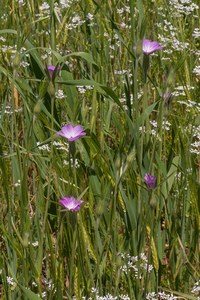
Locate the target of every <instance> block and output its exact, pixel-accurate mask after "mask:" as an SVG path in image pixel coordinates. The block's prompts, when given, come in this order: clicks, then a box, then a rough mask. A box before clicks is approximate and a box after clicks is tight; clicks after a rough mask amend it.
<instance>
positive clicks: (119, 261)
mask: <svg viewBox="0 0 200 300" xmlns="http://www.w3.org/2000/svg"><path fill="white" fill-rule="evenodd" d="M121 266H122V258H121V256H120V255H118V257H117V268H118V269H119V268H120V267H121Z"/></svg>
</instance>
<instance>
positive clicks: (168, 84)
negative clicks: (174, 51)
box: [166, 70, 175, 87]
mask: <svg viewBox="0 0 200 300" xmlns="http://www.w3.org/2000/svg"><path fill="white" fill-rule="evenodd" d="M174 76H175V73H174V70H172V71H171V72H170V73H169V76H168V78H167V83H166V84H167V87H170V86H171V85H172V83H173V81H174Z"/></svg>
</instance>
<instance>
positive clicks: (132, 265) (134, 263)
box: [119, 253, 153, 279]
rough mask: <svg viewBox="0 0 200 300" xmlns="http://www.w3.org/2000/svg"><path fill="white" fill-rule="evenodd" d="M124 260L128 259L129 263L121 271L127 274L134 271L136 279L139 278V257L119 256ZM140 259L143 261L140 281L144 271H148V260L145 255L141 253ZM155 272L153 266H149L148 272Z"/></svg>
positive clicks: (121, 254)
mask: <svg viewBox="0 0 200 300" xmlns="http://www.w3.org/2000/svg"><path fill="white" fill-rule="evenodd" d="M119 255H120V256H121V257H122V258H123V259H125V258H126V259H128V262H127V263H126V264H124V265H123V266H121V267H120V269H121V270H122V271H123V272H125V273H126V274H127V273H128V271H130V270H133V271H134V272H135V277H136V278H138V265H137V262H138V256H132V257H131V256H130V255H129V254H127V255H125V254H123V253H120V254H119ZM140 258H141V260H142V262H141V264H140V279H141V278H142V273H143V271H147V262H148V259H147V257H146V255H145V254H144V253H141V255H140ZM152 270H153V266H152V265H149V267H148V272H149V273H150V272H151V271H152Z"/></svg>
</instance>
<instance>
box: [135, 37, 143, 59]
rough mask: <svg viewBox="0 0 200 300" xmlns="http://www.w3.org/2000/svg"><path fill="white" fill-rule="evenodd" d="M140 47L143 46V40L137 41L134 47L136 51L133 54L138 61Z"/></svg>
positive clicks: (140, 52) (140, 51)
mask: <svg viewBox="0 0 200 300" xmlns="http://www.w3.org/2000/svg"><path fill="white" fill-rule="evenodd" d="M142 45H143V40H139V41H138V43H137V46H136V51H135V54H136V58H137V59H138V58H139V57H140V56H141V54H142Z"/></svg>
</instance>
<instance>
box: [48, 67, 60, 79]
mask: <svg viewBox="0 0 200 300" xmlns="http://www.w3.org/2000/svg"><path fill="white" fill-rule="evenodd" d="M55 68H56V67H55V66H47V67H46V68H45V71H46V73H47V72H49V76H50V78H51V79H52V76H53V72H54V70H55ZM59 72H60V67H57V70H56V76H57V75H58V73H59ZM56 76H55V77H56Z"/></svg>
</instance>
